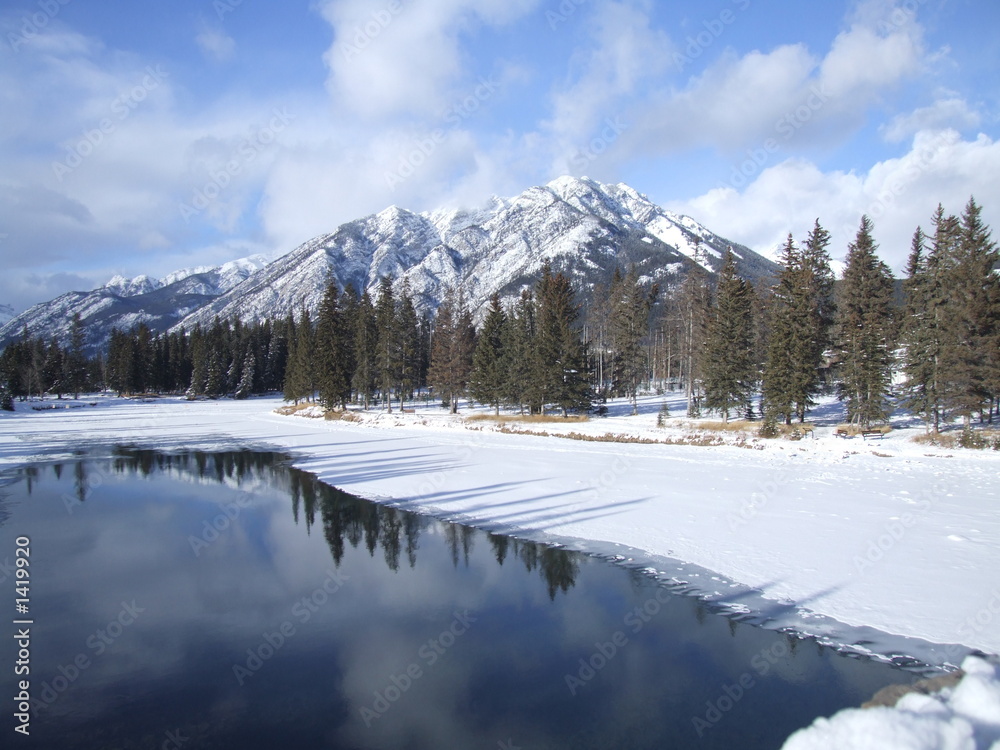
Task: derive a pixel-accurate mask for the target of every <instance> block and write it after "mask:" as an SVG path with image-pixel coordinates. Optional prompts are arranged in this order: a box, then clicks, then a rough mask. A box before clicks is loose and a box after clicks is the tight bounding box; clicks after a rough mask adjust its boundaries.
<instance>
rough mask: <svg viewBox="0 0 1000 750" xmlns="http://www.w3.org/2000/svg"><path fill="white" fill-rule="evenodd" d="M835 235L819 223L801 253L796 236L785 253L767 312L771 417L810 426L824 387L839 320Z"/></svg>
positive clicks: (767, 403) (768, 411) (767, 413)
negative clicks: (831, 249) (832, 250)
mask: <svg viewBox="0 0 1000 750" xmlns="http://www.w3.org/2000/svg"><path fill="white" fill-rule="evenodd" d="M828 244H829V234H827V232H826V230H824V229H823V228H822V226H820V224H819V221H817V222H816V224H815V226H814V228H813V230H812V232H810V234H809V236H808V238H807V240H806V248H805V249H804V250H799V249H798V248H797V247H796V245H795V240H794V239H793V238H792V235H791V234H789V235H788V239H787V240H786V242H785V247H784V248H783V249H782V256H781V261H780V262H781V266H782V268H781V274H780V276H779V277H778V283H777V284H776V285H775V286H774V288H773V289H772V290H771V297H770V300H769V302H768V307H767V318H768V328H769V330H768V336H767V357H766V362H765V364H764V373H763V381H764V382H763V399H764V411H765V416H766V417H767V418H768V419H771V420H778V419H782V420H784V422H785V424H791V422H792V419H793V418H795V417H797V418H798V420H799V421H800V422H804V421H805V415H806V412H807V411H808V410H809V407H810V406H812V405H813V404H814V403H815V402H814V397H815V396H816V395H817V394H818V393H819V390H820V387H821V384H822V374H821V368H822V367H823V364H824V360H825V352H826V350H827V348H828V345H829V342H830V327H831V323H832V319H833V317H832V316H833V311H834V305H833V299H832V289H833V281H832V273H831V272H830V265H829V256H828V254H827V251H826V247H827V245H828Z"/></svg>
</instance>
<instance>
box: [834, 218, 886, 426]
mask: <svg viewBox="0 0 1000 750" xmlns="http://www.w3.org/2000/svg"><path fill="white" fill-rule="evenodd" d="M876 250H877V246H876V244H875V241H874V239H872V223H871V220H870V219H869V218H868V217H867V216H862V217H861V225H860V227H859V228H858V234H857V236H856V238H855V240H854V241H853V242H852V243H851V244H850V245H849V246H848V253H847V267H846V268H845V270H844V282H843V286H842V287H841V295H840V300H839V304H838V313H839V316H838V317H839V320H838V327H839V345H838V349H839V354H840V369H841V386H840V388H841V394H840V395H841V399H843V400H846V401H847V417H848V420H849V421H850V422H851V423H853V424H858V425H861V426H862V427H868V426H870V425H871V424H872V423H875V422H882V421H885V420H886V419H887V418H888V416H889V406H888V401H887V399H888V395H889V389H890V382H891V368H892V350H893V346H892V344H893V342H892V329H893V321H892V316H893V313H892V300H893V289H892V273H891V272H890V270H889V267H888V266H887V265H886V264H885V263H883V262H882V261H881V260H879V259H878V256H877V255H876Z"/></svg>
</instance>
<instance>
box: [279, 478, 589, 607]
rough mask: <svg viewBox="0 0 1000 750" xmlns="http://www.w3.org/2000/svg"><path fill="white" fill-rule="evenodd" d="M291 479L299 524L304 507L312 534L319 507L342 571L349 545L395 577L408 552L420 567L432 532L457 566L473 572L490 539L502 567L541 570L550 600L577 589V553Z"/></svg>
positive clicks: (308, 480)
mask: <svg viewBox="0 0 1000 750" xmlns="http://www.w3.org/2000/svg"><path fill="white" fill-rule="evenodd" d="M287 476H288V480H287V481H288V486H289V489H290V492H291V497H292V515H293V517H294V518H295V521H296V523H298V522H299V513H300V511H299V505H300V503H303V504H304V505H305V516H306V520H305V524H306V528H307V529H309V528H310V527H311V526H312V524H313V521H312V513H311V510H310V509H311V507H312V503H314V502H315V503H316V504H318V507H319V513H320V518H321V523H322V524H323V536H324V538H325V539H326V542H327V544H328V545H329V547H330V554H331V556H332V557H333V562H334V564H335V565H337V566H338V567H339V566H340V564H341V562H342V561H343V559H344V554H345V552H346V550H347V547H348V546H350V547H352V548H354V549H358V548H360V547H361V546H362V544H363V545H364V548H365V549H366V550H367V551H368V554H369V555H370V556H372V557H374V556H375V554H376V553H377V552H378V551H379V550H381V552H382V556H383V558H384V559H385V564H386V566H387V567H388V568H389V569H390V570H392V571H393V572H395V571H397V570H399V566H400V561H401V559H402V557H403V552H404V551H405V553H406V562H407V563H408V564H409V566H410V567H411V568H413V567H415V566H416V564H417V551H418V550H419V549H420V535H421V533H422V532H423V531H425V530H430V532H431V533H440V534H441V535H442V536H443V537H444V543H445V545H446V547H447V548H448V551H449V552H450V555H451V561H452V564H453V565H454V566H455V567H458V566H459V565H460V564H461V565H464V566H465V567H469V565H470V558H471V556H472V553H473V550H474V548H475V543H476V538H477V537H479V536H480V535H484V536H486V539H487V541H488V542H489V544H490V547H491V548H492V550H493V556H494V557H495V559H496V561H497V564H498V565H503V564H504V562H505V561H506V559H507V557H508V556H510V557H512V558H514V559H518V560H520V561H521V562H522V563H523V564H524V567H525V569H526V570H527V571H528V572H532V571H534V570H538V571H539V574H540V575H541V576H542V578H543V579H544V580H545V584H546V587H547V589H548V592H549V597H550V598H552V599H555V596H556V594H557V593H558V592H560V591H562V592H564V593H565V592H566V591H569V589H570V588H572V587H573V586H574V585H575V584H576V578H577V575H578V574H579V571H580V558H579V555H578V554H577V553H575V552H570V551H567V550H564V549H559V548H557V547H550V546H548V545H545V544H539V543H537V542H531V541H526V540H522V539H513V538H511V537H508V536H504V535H503V534H496V533H486V532H482V531H479V530H477V529H475V528H473V527H471V526H466V525H464V524H460V523H448V522H442V521H437V520H435V519H432V518H429V517H427V516H420V515H417V514H416V513H410V512H409V511H405V510H400V509H398V508H392V507H389V506H386V505H380V504H378V503H373V502H371V501H369V500H364V499H362V498H359V497H355V496H354V495H350V494H348V493H346V492H344V491H342V490H339V489H337V488H336V487H332V486H330V485H328V484H326V483H324V482H322V481H320V480H319V479H317V478H316V477H315V476H314V475H312V474H309V473H307V472H304V471H302V470H300V469H295V468H288V469H287Z"/></svg>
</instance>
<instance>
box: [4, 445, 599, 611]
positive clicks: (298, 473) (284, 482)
mask: <svg viewBox="0 0 1000 750" xmlns="http://www.w3.org/2000/svg"><path fill="white" fill-rule="evenodd" d="M63 468H64V466H63V464H60V463H53V464H52V465H51V469H52V471H53V473H54V474H55V475H56V478H57V479H58V478H59V476H61V474H62V471H63ZM38 471H39V470H38V468H37V467H35V466H28V467H25V468H24V470H23V472H22V476H23V477H24V478H25V479H26V481H27V489H28V492H29V494H30V492H31V488H32V485H33V483H34V482H35V481H37V478H38ZM72 471H73V485H74V490H75V494H76V497H77V499H78V500H79V501H80V502H83V501H84V500H85V499H86V497H87V495H88V493H89V491H90V490H91V489H93V488H94V487H96V486H99V485H100V484H101V483H102V482H103V480H104V479H105V478H106V476H107V474H108V473H111V474H118V475H133V476H134V475H139V476H142V477H149V476H151V475H152V474H154V473H157V472H162V473H168V474H174V475H176V476H179V477H182V476H187V477H191V478H194V479H196V480H200V481H214V482H218V483H220V484H230V485H231V484H236V485H237V486H244V485H246V484H247V483H248V482H250V481H261V482H264V483H267V484H269V485H272V486H275V485H276V486H279V487H281V488H283V489H285V490H286V491H287V492H288V493H289V496H290V497H291V505H292V517H293V519H294V521H295V523H296V524H298V523H300V521H301V522H303V523H304V525H305V527H306V532H307V533H311V531H312V527H313V526H314V525H315V524H316V516H317V511H318V513H319V517H320V523H321V524H322V529H323V536H324V538H325V539H326V542H327V545H328V546H329V548H330V554H331V555H332V557H333V561H334V563H335V564H336V565H337V566H338V567H339V566H340V564H341V562H342V560H343V559H344V554H345V552H346V549H347V546H348V545H350V546H351V547H352V548H354V549H358V548H359V547H360V546H361V545H362V544H364V547H365V549H366V550H367V551H368V554H369V555H370V556H372V557H375V555H376V553H377V552H379V551H381V554H382V557H383V558H384V560H385V564H386V566H387V567H388V568H389V569H390V570H392V571H394V572H395V571H398V570H399V566H400V561H401V559H402V558H403V554H404V552H405V555H406V563H407V564H408V565H409V567H410V568H413V567H415V566H416V564H417V552H418V551H419V549H420V536H421V533H422V532H424V531H426V530H430V533H435V534H440V535H441V536H443V538H444V542H445V544H446V546H447V548H448V550H449V552H450V554H451V560H452V564H453V565H454V566H455V567H458V566H459V564H460V563H461V564H463V565H464V566H465V567H469V565H470V558H471V557H472V555H473V552H474V549H475V543H476V538H477V537H478V536H480V535H485V536H486V539H487V541H488V543H489V545H490V548H491V549H492V552H493V557H494V558H495V559H496V562H497V564H498V565H503V564H504V562H505V561H506V560H507V558H508V557H510V558H512V559H517V560H520V561H521V563H523V565H524V567H525V569H526V570H527V571H528V572H532V571H534V570H538V571H539V573H540V575H541V576H542V578H543V579H544V580H545V583H546V587H547V588H548V592H549V596H550V597H551V598H552V599H554V598H555V596H556V593H557V592H559V591H562V592H566V591H568V590H569V589H570V588H571V587H573V586H574V585H575V584H576V578H577V575H578V573H579V569H580V563H579V555H578V554H577V553H574V552H569V551H566V550H563V549H559V548H556V547H550V546H547V545H544V544H539V543H537V542H531V541H526V540H522V539H514V538H512V537H508V536H505V535H503V534H496V533H486V532H482V531H479V530H477V529H475V528H473V527H471V526H466V525H464V524H460V523H448V522H441V521H437V520H435V519H432V518H430V517H427V516H420V515H417V514H415V513H410V512H408V511H405V510H400V509H398V508H392V507H389V506H385V505H380V504H378V503H374V502H371V501H368V500H363V499H361V498H359V497H355V496H354V495H350V494H348V493H346V492H343V491H342V490H339V489H337V488H336V487H332V486H331V485H328V484H326V483H324V482H322V481H320V480H319V479H317V477H316V476H315V475H313V474H309V473H308V472H305V471H302V470H301V469H296V468H294V467H291V466H290V465H289V457H288V456H286V455H284V454H280V453H272V452H263V451H262V452H250V451H243V452H206V451H188V452H183V453H166V452H160V451H155V450H145V449H138V448H133V447H127V446H119V447H117V448H115V449H114V451H113V453H112V459H111V461H110V462H109V463H106V462H102V461H95V460H94V459H92V458H89V457H80V458H79V459H77V460H76V461H74V462H73V465H72ZM251 491H252V490H251Z"/></svg>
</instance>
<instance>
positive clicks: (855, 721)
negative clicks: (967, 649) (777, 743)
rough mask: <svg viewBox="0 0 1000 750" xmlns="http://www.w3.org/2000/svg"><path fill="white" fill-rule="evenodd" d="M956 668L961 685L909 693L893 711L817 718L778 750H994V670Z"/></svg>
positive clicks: (998, 714) (997, 704)
mask: <svg viewBox="0 0 1000 750" xmlns="http://www.w3.org/2000/svg"><path fill="white" fill-rule="evenodd" d="M962 669H963V670H964V671H965V673H966V675H965V677H964V678H962V681H961V682H959V684H958V685H957V686H956V687H954V688H948V689H945V690H942V691H941V692H940V693H936V694H934V695H922V694H919V693H910V694H909V695H905V696H903V697H902V698H901V699H900V700H899V702H898V703H897V704H896V705H895V707H893V708H883V707H880V708H869V709H860V708H853V709H847V710H844V711H841V712H840V713H838V714H836V715H835V716H833V717H832V718H830V719H825V718H821V719H817V720H816V721H815V722H814V723H813V724H812V726H810V727H807V728H806V729H802V730H800V731H798V732H796V733H795V734H793V735H792V736H791V737H789V738H788V741H787V742H785V744H784V746H783V750H990V749H991V748H992V749H993V750H997V749H998V748H1000V668H998V667H997V666H996V665H993V664H990V663H989V662H987V661H985V660H983V659H978V658H976V657H972V656H970V657H967V658H966V659H965V661H964V662H963V663H962Z"/></svg>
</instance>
